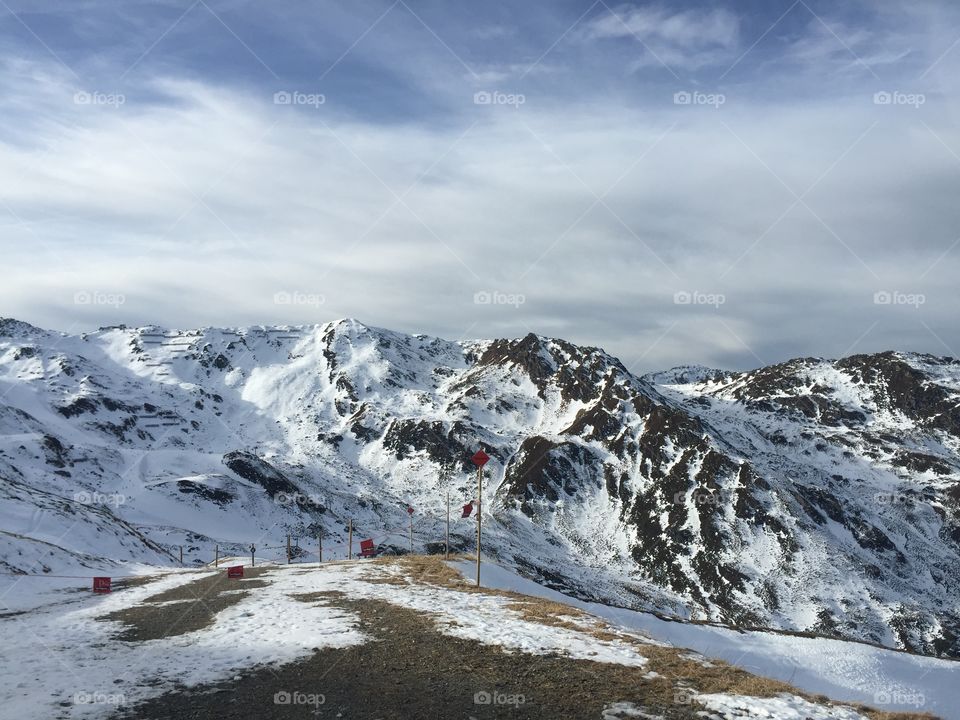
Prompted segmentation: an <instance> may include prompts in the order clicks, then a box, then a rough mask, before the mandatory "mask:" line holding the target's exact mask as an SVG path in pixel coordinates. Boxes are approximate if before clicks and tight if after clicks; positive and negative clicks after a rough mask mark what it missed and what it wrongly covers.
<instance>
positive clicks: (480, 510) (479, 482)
mask: <svg viewBox="0 0 960 720" xmlns="http://www.w3.org/2000/svg"><path fill="white" fill-rule="evenodd" d="M481 498H483V465H480V466H479V467H477V587H480V538H481V532H480V527H481V521H480V518H481V517H482V516H483V503H482V502H481Z"/></svg>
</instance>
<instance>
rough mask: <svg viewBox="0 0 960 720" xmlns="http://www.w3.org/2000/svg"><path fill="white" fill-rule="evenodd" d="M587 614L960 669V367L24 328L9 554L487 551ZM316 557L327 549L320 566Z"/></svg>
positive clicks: (232, 333)
mask: <svg viewBox="0 0 960 720" xmlns="http://www.w3.org/2000/svg"><path fill="white" fill-rule="evenodd" d="M478 447H483V448H484V449H485V450H486V452H487V453H489V455H490V456H491V458H492V460H491V462H490V464H489V465H488V466H487V467H488V475H489V478H488V480H487V481H486V485H485V488H484V497H483V513H484V518H483V519H484V529H485V548H484V550H485V552H487V553H489V554H491V555H493V556H496V557H497V558H498V559H499V561H500V562H501V563H503V564H505V565H507V566H511V567H514V568H516V569H518V570H520V571H522V572H523V573H524V574H527V575H529V576H531V577H533V578H535V579H537V580H539V581H540V582H543V583H546V584H548V585H551V586H553V587H556V588H561V589H564V590H566V591H568V592H572V593H574V594H577V595H579V596H581V597H583V598H584V599H592V600H600V601H604V602H608V603H613V604H619V605H624V606H628V607H636V608H651V609H655V610H658V611H660V612H662V613H665V614H669V615H679V616H681V617H686V618H694V619H701V620H710V621H719V622H724V623H730V624H736V625H740V626H766V627H775V628H782V629H788V630H795V631H805V632H812V633H818V634H826V635H833V636H838V637H844V638H851V639H859V640H865V641H869V642H874V643H878V644H883V645H887V646H891V647H897V648H904V649H909V650H912V651H915V652H920V653H924V654H931V655H940V656H945V657H958V656H960V640H958V638H957V634H958V632H960V601H958V599H957V598H958V597H960V593H958V590H960V512H958V503H960V362H957V361H954V360H952V359H950V358H935V357H931V356H921V355H911V354H902V353H883V354H879V355H869V356H851V357H847V358H844V359H842V360H838V361H826V360H820V359H809V358H808V359H800V360H793V361H790V362H787V363H783V364H781V365H776V366H772V367H768V368H762V369H759V370H755V371H751V372H747V373H731V372H726V371H721V370H710V369H707V368H700V367H683V368H677V369H674V370H670V371H666V372H661V373H654V374H651V375H647V376H645V377H636V376H634V375H632V374H631V373H629V372H628V371H627V370H626V368H624V366H623V365H622V364H621V363H620V362H619V361H618V360H616V359H615V358H613V357H611V356H610V355H608V354H606V353H604V352H603V351H602V350H600V349H597V348H590V347H580V346H576V345H573V344H571V343H568V342H565V341H562V340H552V339H546V338H541V337H537V336H534V335H528V336H527V337H525V338H522V339H518V340H493V341H476V342H461V343H455V342H448V341H445V340H440V339H437V338H432V337H425V336H420V335H417V336H408V335H404V334H400V333H395V332H390V331H387V330H381V329H377V328H370V327H366V326H364V325H362V324H360V323H358V322H356V321H353V320H341V321H338V322H334V323H327V324H323V325H314V326H296V327H290V326H285V327H276V328H266V327H251V328H243V329H215V328H206V329H202V330H194V331H173V330H166V329H163V328H158V327H145V328H137V329H133V328H125V327H116V328H104V329H101V330H100V331H98V332H94V333H88V334H84V335H79V336H72V335H65V334H61V333H54V332H48V331H44V330H40V329H37V328H35V327H32V326H30V325H28V324H25V323H21V322H17V321H13V320H0V493H2V498H3V506H2V507H3V510H2V512H0V522H2V524H0V538H2V545H0V562H2V563H3V565H4V568H5V569H6V571H8V572H10V571H12V572H23V573H56V572H59V571H62V570H65V569H76V568H78V567H88V568H101V567H105V566H109V565H110V564H116V563H144V564H164V565H175V564H177V561H178V558H179V547H180V546H182V547H183V548H184V560H185V562H187V563H199V562H207V561H210V560H212V559H213V553H214V550H213V548H214V545H217V544H219V545H220V547H221V549H222V551H223V552H230V553H241V552H246V547H247V546H248V545H249V544H250V543H255V544H256V545H257V547H258V552H259V553H262V554H265V555H271V554H272V556H273V557H277V556H279V554H280V553H281V552H283V551H282V550H281V549H280V546H281V545H283V544H284V543H285V537H286V535H287V534H288V533H290V534H291V535H292V536H293V537H294V538H295V540H294V542H295V543H297V550H296V552H297V553H299V554H301V555H302V556H304V557H305V556H306V555H307V553H315V552H316V549H317V541H316V538H317V536H318V535H320V536H322V537H323V544H324V556H325V558H328V557H343V556H344V554H345V552H346V549H345V543H346V539H347V534H348V530H347V523H348V521H351V520H352V523H353V528H354V536H355V537H354V543H355V546H356V543H357V542H358V539H359V538H362V537H373V538H375V539H376V540H377V542H378V544H379V545H380V546H381V548H382V549H387V550H389V549H393V550H394V551H401V550H403V549H405V548H407V547H408V543H409V535H408V533H409V529H408V525H407V523H408V515H407V512H406V508H407V506H408V504H409V505H410V506H412V507H413V508H414V510H415V513H414V515H413V519H414V533H413V536H414V537H413V542H414V546H415V549H417V550H424V549H426V550H436V549H438V548H442V543H443V536H444V519H445V512H446V509H445V508H446V492H447V490H449V491H450V494H451V504H453V505H454V506H455V508H456V511H457V512H455V513H454V521H453V527H452V532H453V537H452V543H453V545H454V547H455V548H458V549H465V550H471V549H473V547H474V544H473V532H474V524H473V522H472V520H469V519H460V517H459V506H460V505H462V504H464V503H466V502H467V501H468V500H470V499H472V498H473V497H474V495H475V489H474V487H475V486H474V483H475V480H474V473H473V466H472V464H470V460H469V458H470V456H471V455H472V454H473V452H474V451H475V450H476V449H477V448H478ZM314 557H315V555H314Z"/></svg>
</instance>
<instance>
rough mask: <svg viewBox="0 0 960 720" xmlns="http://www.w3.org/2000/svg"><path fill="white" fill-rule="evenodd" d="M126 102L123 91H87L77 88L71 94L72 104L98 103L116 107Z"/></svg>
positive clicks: (102, 105) (103, 105)
mask: <svg viewBox="0 0 960 720" xmlns="http://www.w3.org/2000/svg"><path fill="white" fill-rule="evenodd" d="M126 102H127V98H126V96H125V95H124V94H123V93H105V92H89V91H87V90H78V91H77V92H75V93H74V94H73V104H74V105H98V106H101V107H114V108H118V107H120V106H121V105H123V104H125V103H126Z"/></svg>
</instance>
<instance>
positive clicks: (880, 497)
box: [873, 492, 916, 507]
mask: <svg viewBox="0 0 960 720" xmlns="http://www.w3.org/2000/svg"><path fill="white" fill-rule="evenodd" d="M873 499H874V500H875V501H876V503H877V505H890V506H898V505H899V506H902V507H913V506H914V505H916V501H915V500H914V499H913V498H912V497H911V496H909V495H905V494H904V493H897V492H888V493H877V494H876V495H875V496H874V498H873Z"/></svg>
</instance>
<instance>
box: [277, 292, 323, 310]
mask: <svg viewBox="0 0 960 720" xmlns="http://www.w3.org/2000/svg"><path fill="white" fill-rule="evenodd" d="M325 302H327V298H326V297H324V296H323V295H321V294H320V293H306V292H299V291H294V292H287V291H286V290H281V291H280V292H276V293H274V294H273V303H274V305H313V306H314V307H317V306H320V305H323V304H324V303H325Z"/></svg>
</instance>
